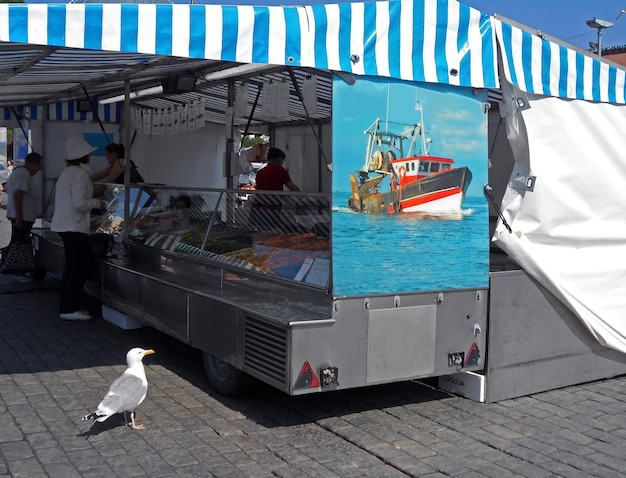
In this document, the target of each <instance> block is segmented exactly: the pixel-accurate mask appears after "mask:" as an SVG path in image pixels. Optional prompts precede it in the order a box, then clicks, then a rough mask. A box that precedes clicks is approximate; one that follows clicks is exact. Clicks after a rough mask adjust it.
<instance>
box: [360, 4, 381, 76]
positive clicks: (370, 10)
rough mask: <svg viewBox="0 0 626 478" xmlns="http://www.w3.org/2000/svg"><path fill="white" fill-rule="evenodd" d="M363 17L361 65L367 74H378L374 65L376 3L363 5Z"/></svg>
mask: <svg viewBox="0 0 626 478" xmlns="http://www.w3.org/2000/svg"><path fill="white" fill-rule="evenodd" d="M364 7H365V14H364V18H363V45H364V49H363V66H364V68H365V71H367V72H368V74H369V75H377V74H378V66H377V65H376V38H377V35H376V3H374V2H370V3H366V4H365V5H364Z"/></svg>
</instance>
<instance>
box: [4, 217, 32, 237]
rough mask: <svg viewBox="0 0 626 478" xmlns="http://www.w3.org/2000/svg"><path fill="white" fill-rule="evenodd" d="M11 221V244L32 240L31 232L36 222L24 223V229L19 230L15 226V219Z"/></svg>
mask: <svg viewBox="0 0 626 478" xmlns="http://www.w3.org/2000/svg"><path fill="white" fill-rule="evenodd" d="M9 220H10V221H11V242H20V241H24V240H27V239H30V231H31V229H32V228H33V224H35V223H34V222H29V221H22V228H21V229H18V228H17V226H16V225H15V219H9Z"/></svg>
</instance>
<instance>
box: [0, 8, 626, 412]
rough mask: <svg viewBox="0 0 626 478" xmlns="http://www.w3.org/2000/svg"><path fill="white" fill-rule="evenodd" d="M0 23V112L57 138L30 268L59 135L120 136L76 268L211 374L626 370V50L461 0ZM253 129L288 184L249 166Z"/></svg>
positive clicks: (51, 246)
mask: <svg viewBox="0 0 626 478" xmlns="http://www.w3.org/2000/svg"><path fill="white" fill-rule="evenodd" d="M0 25H2V26H3V28H0V59H2V61H3V63H4V64H6V68H5V71H6V73H5V74H4V75H3V76H2V77H1V78H0V85H1V86H2V89H0V107H1V108H3V112H4V115H3V120H2V121H3V122H2V126H7V127H12V128H18V129H19V128H21V129H23V130H24V131H27V132H28V137H29V138H31V147H32V148H33V149H34V150H37V151H41V152H42V153H43V154H44V156H45V158H46V165H45V169H44V171H43V173H41V174H40V175H39V176H37V180H38V183H39V184H40V186H41V188H42V189H43V191H44V194H43V195H42V204H41V213H42V224H43V227H42V228H41V229H40V230H38V231H37V233H36V237H35V243H36V248H37V253H38V261H39V265H40V268H41V270H42V271H46V272H50V273H53V274H60V273H61V268H62V247H61V246H60V241H59V239H58V237H57V236H56V234H54V233H52V232H50V231H49V230H48V229H47V228H46V226H47V224H49V218H50V217H51V216H52V214H53V213H54V211H53V209H54V208H53V205H54V201H53V197H54V185H55V181H56V178H58V175H59V174H60V172H61V171H62V169H63V167H64V159H63V157H62V156H63V155H62V151H63V144H64V142H65V140H66V138H67V137H69V136H70V135H74V134H81V135H82V136H83V137H84V138H85V139H86V140H87V141H88V142H90V143H91V144H93V145H94V146H98V148H99V149H98V150H96V151H95V152H94V154H93V158H92V162H91V167H92V169H94V170H96V169H98V168H100V167H103V166H104V164H105V163H104V157H103V156H104V154H103V149H104V147H105V146H106V144H107V143H108V142H121V143H123V144H125V145H126V151H127V158H132V159H133V161H134V162H135V163H136V164H137V165H138V166H139V170H140V172H141V174H142V176H143V177H144V179H145V180H146V183H142V184H131V183H130V178H129V177H126V180H125V184H124V185H107V187H106V190H105V193H104V194H105V197H106V199H107V201H108V207H107V211H106V213H105V214H104V215H102V216H93V217H92V226H93V232H94V244H95V245H97V243H96V242H95V241H96V240H97V239H102V238H104V243H103V244H104V247H102V248H101V249H102V250H100V251H99V252H100V254H99V256H100V257H99V258H98V259H97V260H96V261H95V262H94V271H93V274H92V276H91V277H90V280H89V281H88V284H87V290H88V292H89V293H91V294H93V295H94V296H96V297H98V298H99V299H100V300H101V301H102V303H103V316H104V317H105V318H106V319H107V320H111V321H113V322H115V323H117V324H118V325H121V326H123V327H127V328H130V327H135V326H140V325H142V326H143V325H149V326H152V327H155V328H157V329H159V330H161V331H163V332H165V333H166V334H169V335H171V336H173V337H175V338H177V339H179V340H181V341H183V342H185V343H187V344H189V345H191V346H192V347H194V348H197V349H199V350H201V351H202V352H203V357H204V365H205V369H206V373H207V377H208V379H209V381H210V383H211V384H212V385H213V386H214V387H215V388H216V389H217V390H218V391H220V392H221V393H225V394H233V395H234V394H238V393H242V392H244V391H247V390H249V388H250V386H251V385H252V384H253V383H254V382H255V381H258V380H260V381H262V382H265V383H267V384H270V385H272V386H274V387H276V388H278V389H280V390H282V391H284V392H286V393H289V394H292V395H301V394H308V393H316V392H326V391H333V390H342V389H348V388H356V387H365V386H370V385H378V384H384V383H391V382H396V381H407V380H414V379H420V378H424V377H439V385H440V386H441V387H442V388H445V389H447V390H450V391H453V392H457V393H460V394H463V395H465V396H467V397H471V398H474V399H477V400H482V401H496V400H501V399H504V398H510V397H515V396H521V395H525V394H530V393H535V392H538V391H543V390H549V389H553V388H557V387H561V386H565V385H571V384H575V383H581V382H584V381H590V380H596V379H599V378H605V377H610V376H614V375H617V374H621V373H625V372H626V363H625V362H626V360H625V357H624V351H625V350H626V342H625V337H626V334H625V330H624V325H623V320H622V315H623V312H622V311H623V310H624V306H625V305H626V304H625V301H626V299H624V295H623V294H622V293H621V291H620V290H619V288H620V284H622V283H623V279H624V275H625V274H626V263H625V261H626V254H624V252H625V250H624V249H625V247H626V244H625V241H626V220H625V219H624V216H623V213H622V212H621V209H620V208H621V203H622V202H623V201H621V199H622V196H623V191H624V190H625V186H626V184H624V182H625V181H626V174H624V173H625V172H626V171H625V169H626V163H624V160H623V151H624V150H626V144H625V143H626V138H624V136H623V135H622V134H621V132H622V131H624V127H625V126H626V109H625V107H624V89H625V87H624V85H625V81H624V79H625V78H626V73H625V71H624V69H623V68H622V67H620V66H619V65H616V64H613V63H611V62H610V61H607V60H606V59H603V58H600V57H598V56H595V55H592V54H590V53H589V52H584V51H580V50H577V49H576V48H574V47H572V46H568V45H566V44H564V43H562V42H560V41H558V40H557V39H554V38H549V37H546V36H545V35H543V34H541V32H536V31H533V30H532V29H529V28H527V27H524V26H522V25H518V24H515V23H514V22H512V21H509V20H506V19H501V18H498V17H497V16H489V15H485V14H483V13H481V12H479V11H477V10H475V9H472V8H470V7H468V6H466V5H463V4H461V3H457V2H456V1H453V0H451V1H443V0H415V1H408V0H407V1H405V0H403V1H391V2H385V1H380V2H371V3H370V2H365V3H358V2H355V3H346V4H338V5H333V4H328V5H315V6H301V7H275V6H272V7H264V6H254V7H252V6H240V7H236V6H220V5H146V4H137V5H130V4H116V5H97V4H83V5H80V4H68V5H59V4H45V5H29V4H25V5H19V4H3V5H0ZM104 25H107V27H106V28H104V27H103V26H104ZM5 27H6V28H5ZM94 32H96V33H94ZM43 67H45V68H43ZM249 135H254V136H264V137H266V138H267V139H268V142H269V145H270V146H272V147H278V148H280V149H282V150H283V151H284V152H285V153H286V156H287V161H286V167H287V168H288V170H289V174H290V176H291V178H292V179H293V181H294V182H295V183H296V184H298V185H299V187H300V189H301V192H291V191H289V192H287V191H284V192H282V191H281V192H278V191H272V192H268V191H260V190H250V189H245V190H243V189H238V184H239V181H238V178H240V177H241V175H246V174H249V173H250V172H252V171H253V169H254V166H255V165H253V164H252V163H251V161H250V159H249V156H251V155H249V154H248V152H247V150H244V148H243V147H242V140H243V138H245V137H247V136H249ZM257 156H258V155H252V157H253V158H254V161H257V159H258V157H257ZM244 195H245V198H246V201H241V198H242V197H244ZM110 237H113V238H114V241H113V247H112V248H111V247H109V246H108V244H109V243H108V238H110Z"/></svg>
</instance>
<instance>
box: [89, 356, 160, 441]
mask: <svg viewBox="0 0 626 478" xmlns="http://www.w3.org/2000/svg"><path fill="white" fill-rule="evenodd" d="M153 353H154V350H152V349H148V350H144V349H140V348H134V349H130V350H129V351H128V353H127V354H126V363H127V364H128V368H127V369H126V370H125V371H124V373H123V374H122V375H120V376H119V377H118V378H117V379H115V381H114V382H113V383H112V384H111V386H110V387H109V391H108V392H107V394H106V395H105V396H104V398H103V399H102V401H101V402H100V404H99V405H98V408H97V409H96V410H95V411H94V412H91V413H88V414H87V415H85V416H84V417H83V420H92V419H95V421H97V422H103V421H105V420H106V419H107V418H109V417H110V416H111V415H115V414H116V413H124V421H125V422H126V424H127V425H128V426H130V427H131V428H132V429H133V430H142V429H143V428H144V426H143V425H137V424H136V423H135V409H136V408H137V407H138V406H139V404H140V403H141V402H143V400H144V398H146V392H147V391H148V380H147V379H146V371H145V370H144V368H143V363H142V362H141V361H142V359H143V358H144V357H145V356H146V355H150V354H153ZM126 412H130V420H131V423H128V419H127V418H126Z"/></svg>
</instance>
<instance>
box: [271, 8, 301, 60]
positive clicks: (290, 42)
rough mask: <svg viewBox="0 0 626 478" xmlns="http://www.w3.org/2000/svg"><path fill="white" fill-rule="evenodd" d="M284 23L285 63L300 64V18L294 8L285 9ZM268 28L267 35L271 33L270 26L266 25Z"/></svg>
mask: <svg viewBox="0 0 626 478" xmlns="http://www.w3.org/2000/svg"><path fill="white" fill-rule="evenodd" d="M285 24H286V27H287V42H286V44H285V64H286V65H292V66H300V65H301V64H302V33H301V31H300V19H299V17H298V11H297V10H296V9H294V8H286V9H285ZM268 28H269V30H268V35H271V26H269V25H268Z"/></svg>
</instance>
